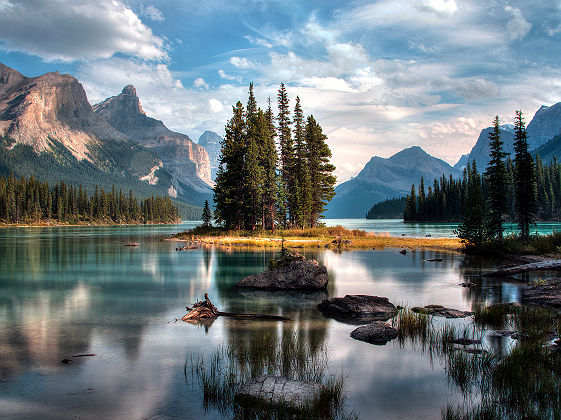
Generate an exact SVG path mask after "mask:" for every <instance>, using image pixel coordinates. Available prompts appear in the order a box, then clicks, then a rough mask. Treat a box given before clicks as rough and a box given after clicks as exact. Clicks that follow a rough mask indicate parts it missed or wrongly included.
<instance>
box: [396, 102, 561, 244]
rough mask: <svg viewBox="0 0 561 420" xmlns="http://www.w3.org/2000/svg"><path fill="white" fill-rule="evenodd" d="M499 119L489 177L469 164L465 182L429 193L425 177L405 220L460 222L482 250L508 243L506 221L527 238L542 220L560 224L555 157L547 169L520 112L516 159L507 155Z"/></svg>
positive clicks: (409, 200)
mask: <svg viewBox="0 0 561 420" xmlns="http://www.w3.org/2000/svg"><path fill="white" fill-rule="evenodd" d="M499 126H500V121H499V117H498V116H497V117H495V119H494V121H493V130H492V131H491V133H490V134H489V140H490V148H491V150H490V158H491V159H490V161H489V164H488V166H487V168H486V171H485V173H484V174H480V173H479V172H478V170H477V166H476V164H475V161H473V162H472V163H471V164H470V163H468V165H467V167H466V168H465V169H464V173H463V178H462V179H461V180H454V179H453V178H452V176H450V178H449V179H447V178H446V177H445V176H443V177H441V178H440V179H435V180H434V183H433V186H432V188H431V187H430V186H429V187H428V193H425V185H424V180H423V179H422V178H421V183H420V185H419V189H418V194H416V190H415V185H412V186H411V194H410V195H408V196H407V197H406V201H405V210H404V212H403V218H404V220H405V221H420V222H425V221H460V222H461V224H460V226H459V227H458V229H457V234H458V237H460V238H461V239H463V240H464V241H465V242H466V243H467V244H468V245H472V246H476V247H477V246H481V245H482V244H483V243H485V242H488V241H492V240H502V238H503V230H504V228H503V223H504V222H505V221H516V223H517V224H518V227H519V229H520V237H521V238H522V239H523V240H527V239H528V238H529V236H530V226H531V225H532V224H534V223H535V221H536V220H538V219H541V220H558V219H559V216H560V214H561V165H560V164H558V163H557V160H556V159H554V160H553V162H552V163H551V164H550V165H544V164H543V163H542V161H541V159H540V157H539V156H536V159H535V161H534V159H533V158H532V156H531V154H530V152H529V151H528V141H527V134H526V127H525V123H524V119H523V117H522V112H521V111H516V117H515V124H514V131H515V140H514V150H515V156H514V160H511V159H510V158H507V159H506V160H505V158H506V157H507V154H506V153H505V152H504V151H503V142H502V140H501V135H500V133H501V132H500V129H499Z"/></svg>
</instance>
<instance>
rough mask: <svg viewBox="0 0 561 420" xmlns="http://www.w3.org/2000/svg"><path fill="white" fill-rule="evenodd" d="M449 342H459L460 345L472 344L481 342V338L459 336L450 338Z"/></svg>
mask: <svg viewBox="0 0 561 420" xmlns="http://www.w3.org/2000/svg"><path fill="white" fill-rule="evenodd" d="M450 343H452V344H460V345H462V346H472V345H474V344H481V340H475V339H472V338H465V337H461V338H454V339H453V340H450Z"/></svg>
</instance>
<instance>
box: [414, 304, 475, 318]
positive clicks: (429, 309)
mask: <svg viewBox="0 0 561 420" xmlns="http://www.w3.org/2000/svg"><path fill="white" fill-rule="evenodd" d="M411 310H412V311H413V312H416V313H418V314H426V315H433V316H441V317H443V318H466V317H468V316H470V315H473V313H472V312H468V311H460V310H458V309H452V308H445V307H444V306H441V305H427V306H424V307H422V308H421V307H418V306H415V307H414V308H411Z"/></svg>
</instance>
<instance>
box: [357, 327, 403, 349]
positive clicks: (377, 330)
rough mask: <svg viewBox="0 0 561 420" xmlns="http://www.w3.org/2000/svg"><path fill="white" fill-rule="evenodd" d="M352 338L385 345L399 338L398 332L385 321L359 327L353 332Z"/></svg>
mask: <svg viewBox="0 0 561 420" xmlns="http://www.w3.org/2000/svg"><path fill="white" fill-rule="evenodd" d="M351 337H352V338H354V339H355V340H360V341H366V342H367V343H370V344H377V345H383V344H386V343H387V342H388V341H390V340H393V339H394V338H396V337H397V330H396V329H395V328H393V327H392V326H391V325H389V324H387V323H385V322H383V321H375V322H373V323H372V324H368V325H363V326H362V327H358V328H357V329H356V330H354V331H353V332H351Z"/></svg>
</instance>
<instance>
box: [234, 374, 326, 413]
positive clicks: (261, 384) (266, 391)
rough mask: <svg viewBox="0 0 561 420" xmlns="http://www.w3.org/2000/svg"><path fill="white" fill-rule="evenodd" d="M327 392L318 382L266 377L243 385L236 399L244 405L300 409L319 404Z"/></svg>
mask: <svg viewBox="0 0 561 420" xmlns="http://www.w3.org/2000/svg"><path fill="white" fill-rule="evenodd" d="M325 390H326V388H325V387H324V386H323V385H322V384H319V383H316V382H306V381H295V380H291V379H286V378H283V377H281V376H269V375H265V376H260V377H259V378H256V379H254V380H252V381H251V382H248V383H246V384H244V385H242V386H241V387H240V390H239V391H238V393H237V394H236V398H237V399H238V401H240V402H242V403H243V402H257V403H266V404H271V405H279V404H283V405H284V404H286V405H288V406H289V407H291V408H295V409H300V408H304V407H309V406H311V405H313V404H316V403H318V402H319V400H320V397H321V394H322V392H324V391H325Z"/></svg>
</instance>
